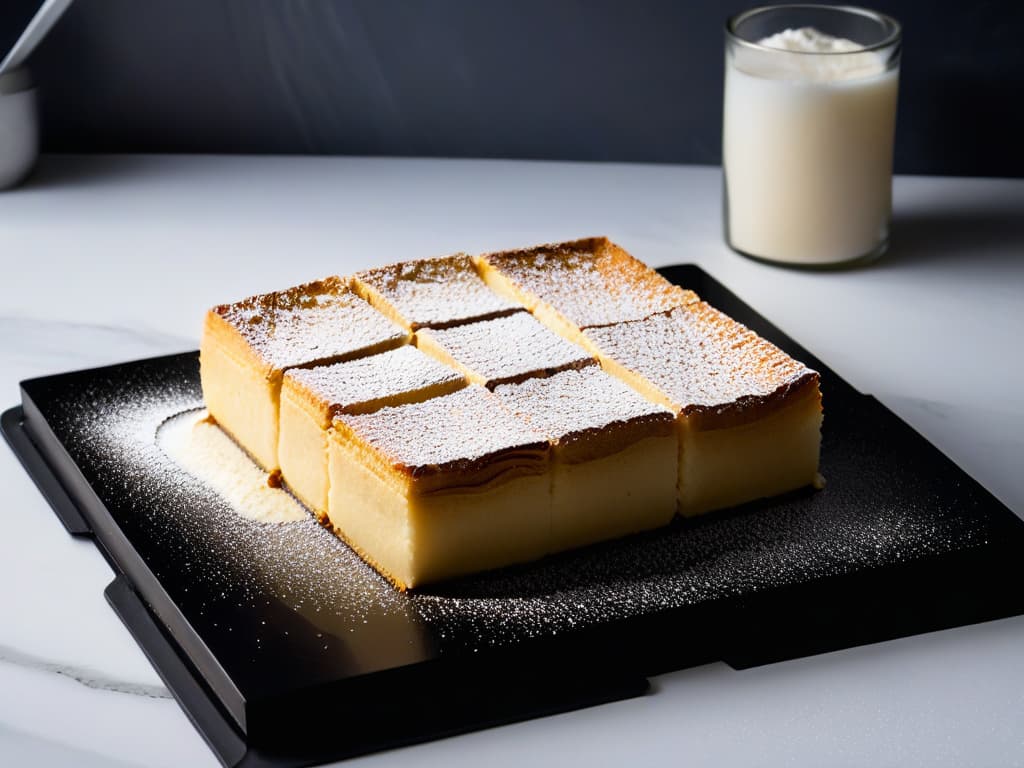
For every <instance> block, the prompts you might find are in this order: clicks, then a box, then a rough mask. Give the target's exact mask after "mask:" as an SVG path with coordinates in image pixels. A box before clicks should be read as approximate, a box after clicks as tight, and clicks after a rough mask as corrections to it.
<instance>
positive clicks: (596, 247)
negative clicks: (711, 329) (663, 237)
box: [477, 237, 698, 347]
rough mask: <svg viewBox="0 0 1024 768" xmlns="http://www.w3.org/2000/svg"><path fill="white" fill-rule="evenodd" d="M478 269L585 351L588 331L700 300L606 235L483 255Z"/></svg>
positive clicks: (498, 289)
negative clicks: (587, 329)
mask: <svg viewBox="0 0 1024 768" xmlns="http://www.w3.org/2000/svg"><path fill="white" fill-rule="evenodd" d="M477 267H478V268H479V270H480V274H481V276H482V277H483V278H484V280H485V281H486V282H487V284H488V285H489V286H491V288H493V289H494V290H495V291H496V292H498V293H500V294H501V295H503V296H505V297H507V298H509V299H510V300H512V301H516V302H519V303H521V304H523V305H525V306H526V308H527V309H528V310H530V311H531V312H532V313H533V314H534V315H535V316H536V317H537V319H538V320H540V321H541V322H543V323H544V324H545V325H547V326H548V327H550V328H552V329H553V330H555V331H556V332H557V333H559V334H560V335H561V336H564V337H565V338H567V339H569V340H570V341H574V342H576V343H577V344H582V345H583V346H584V347H586V346H587V340H586V338H585V337H584V336H583V334H582V331H583V329H585V328H591V327H595V326H602V325H612V324H613V323H622V322H628V321H630V320H642V319H643V318H645V317H649V316H650V315H653V314H657V313H659V312H667V311H668V310H671V309H674V308H676V307H680V306H684V305H686V304H692V303H693V302H695V301H697V300H698V297H697V294H695V293H694V292H693V291H689V290H686V289H684V288H680V287H679V286H678V285H674V284H673V283H670V282H669V281H668V280H666V279H665V278H663V277H662V276H661V275H659V274H658V273H657V272H655V271H654V270H653V269H651V268H650V267H648V266H647V265H646V264H644V263H643V262H642V261H639V260H637V259H635V258H633V256H631V255H630V254H629V253H627V252H626V251H625V250H623V249H622V248H620V247H619V246H617V245H616V244H615V243H613V242H611V241H610V240H608V238H606V237H591V238H586V239H583V240H574V241H571V242H566V243H554V244H550V245H540V246H537V247H535V248H527V249H523V250H517V251H503V252H501V253H489V254H484V255H482V256H479V257H478V258H477Z"/></svg>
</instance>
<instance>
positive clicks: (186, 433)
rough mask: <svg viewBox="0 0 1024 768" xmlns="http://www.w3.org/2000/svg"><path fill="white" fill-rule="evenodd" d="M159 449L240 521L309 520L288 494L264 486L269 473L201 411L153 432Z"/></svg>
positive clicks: (177, 417)
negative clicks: (220, 498) (213, 492)
mask: <svg viewBox="0 0 1024 768" xmlns="http://www.w3.org/2000/svg"><path fill="white" fill-rule="evenodd" d="M157 443H158V444H159V445H160V447H161V448H163V449H164V450H165V451H166V452H167V455H168V456H170V457H171V458H172V459H174V460H175V461H176V462H177V463H178V464H180V465H181V467H182V468H183V469H184V470H185V471H186V472H188V473H189V474H190V475H192V476H193V477H196V478H198V479H199V480H202V481H203V482H204V483H205V484H207V485H209V486H210V487H211V488H213V489H214V490H216V491H217V492H218V493H219V494H220V495H221V496H223V497H224V499H225V500H226V501H227V502H228V504H229V506H230V507H231V509H232V510H234V511H235V512H237V513H238V514H240V515H242V517H245V518H247V519H249V520H253V521H255V522H258V523H294V522H297V521H299V520H305V519H307V518H308V517H309V512H307V511H306V508H305V507H303V506H302V504H300V503H299V502H298V501H296V500H295V498H294V497H292V496H291V495H290V494H289V493H288V492H287V491H285V490H284V489H283V488H272V487H271V486H270V485H268V484H267V473H266V472H264V471H263V470H262V469H260V468H259V467H257V466H256V465H255V464H254V463H253V461H252V459H250V458H249V457H248V456H247V455H246V453H245V451H243V450H242V449H241V448H239V447H238V446H237V445H236V444H235V442H234V441H233V440H232V439H231V438H230V437H228V436H227V435H226V434H224V432H223V431H222V430H221V429H220V427H218V426H217V425H216V424H213V423H212V422H210V420H209V419H208V418H207V413H206V411H205V410H200V411H186V412H185V413H182V414H180V415H178V416H174V417H172V418H170V419H168V420H167V421H165V422H164V423H163V424H161V425H160V428H159V429H158V430H157Z"/></svg>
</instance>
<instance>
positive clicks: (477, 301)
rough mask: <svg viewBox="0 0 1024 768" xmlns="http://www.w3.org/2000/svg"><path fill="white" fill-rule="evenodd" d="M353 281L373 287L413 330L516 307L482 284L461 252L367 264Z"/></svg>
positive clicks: (510, 309) (458, 321)
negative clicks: (376, 266) (384, 264)
mask: <svg viewBox="0 0 1024 768" xmlns="http://www.w3.org/2000/svg"><path fill="white" fill-rule="evenodd" d="M355 280H356V281H357V282H358V283H363V284H364V285H366V286H368V287H369V288H372V289H373V290H374V291H376V292H377V293H378V294H379V295H380V297H381V298H383V300H384V301H385V302H387V303H388V304H390V305H391V307H392V308H393V309H394V310H395V313H396V314H397V315H398V316H399V317H401V318H402V319H403V321H404V322H405V324H406V325H407V326H409V327H410V328H411V329H413V330H416V329H417V328H440V327H445V326H448V325H456V324H461V323H466V322H471V321H474V320H481V319H484V318H488V317H497V316H499V315H504V314H509V313H512V312H518V311H520V310H522V307H520V306H519V305H518V304H513V303H512V302H509V301H506V300H505V299H503V298H502V297H501V296H499V295H498V294H496V293H494V291H492V290H491V289H490V288H488V287H487V285H486V283H484V281H483V280H482V279H481V278H480V276H479V275H478V274H477V272H476V269H475V267H474V266H473V262H472V260H471V259H470V257H469V256H468V255H466V254H464V253H458V254H455V255H452V256H442V257H438V258H434V259H421V260H418V261H405V262H401V263H399V264H392V265H390V266H386V267H378V268H376V269H369V270H367V271H365V272H359V273H358V274H356V275H355Z"/></svg>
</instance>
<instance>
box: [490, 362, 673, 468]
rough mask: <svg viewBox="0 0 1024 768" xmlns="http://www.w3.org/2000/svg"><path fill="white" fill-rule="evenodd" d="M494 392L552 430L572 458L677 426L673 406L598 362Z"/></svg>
mask: <svg viewBox="0 0 1024 768" xmlns="http://www.w3.org/2000/svg"><path fill="white" fill-rule="evenodd" d="M494 392H495V394H496V395H498V397H500V398H501V399H502V402H504V403H505V405H506V406H507V407H508V408H509V410H511V411H512V412H513V413H515V414H516V415H517V416H519V417H520V418H521V419H523V420H524V421H526V422H527V423H528V424H530V426H532V427H534V428H535V429H537V430H538V431H539V432H541V433H543V434H544V435H546V436H547V438H548V439H549V440H550V441H551V442H552V444H553V445H554V447H555V452H556V454H557V456H558V457H559V458H560V459H561V460H562V461H566V462H570V463H576V462H581V461H590V460H592V459H596V458H601V457H603V456H609V455H611V454H614V453H618V452H619V451H622V450H625V449H626V448H628V447H629V446H631V445H633V444H634V443H636V442H638V441H640V440H642V439H644V438H647V437H665V436H668V435H671V434H672V433H673V430H674V424H675V415H674V414H673V413H672V411H670V410H668V409H667V408H664V407H662V406H660V405H656V404H654V403H652V402H650V401H648V400H646V399H644V398H643V397H641V396H640V395H639V394H637V393H636V392H635V391H633V390H632V389H631V388H629V387H628V386H626V385H625V384H623V383H622V382H621V381H619V380H618V379H615V378H613V377H612V376H609V375H608V374H607V373H605V372H604V371H602V370H600V369H599V368H596V367H595V368H585V369H583V370H579V371H565V372H563V373H558V374H556V375H554V376H552V377H550V378H546V379H531V380H529V381H526V382H523V383H522V384H513V385H507V386H501V387H497V388H496V389H495V391H494Z"/></svg>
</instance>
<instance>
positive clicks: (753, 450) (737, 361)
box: [585, 302, 821, 515]
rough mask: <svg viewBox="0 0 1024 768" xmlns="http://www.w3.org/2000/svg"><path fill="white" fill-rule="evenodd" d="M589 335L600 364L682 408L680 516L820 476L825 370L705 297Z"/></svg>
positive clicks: (652, 396) (656, 397)
mask: <svg viewBox="0 0 1024 768" xmlns="http://www.w3.org/2000/svg"><path fill="white" fill-rule="evenodd" d="M585 333H586V335H587V337H588V338H589V339H590V341H591V344H592V346H593V348H594V349H596V350H597V355H598V359H599V360H600V361H601V366H602V368H604V369H605V370H606V371H608V372H609V373H611V374H613V375H615V376H618V377H620V378H621V379H622V380H623V381H625V382H626V383H628V384H629V385H630V386H632V387H633V388H635V389H636V390H637V391H638V392H640V393H641V394H643V395H644V396H645V397H647V398H649V399H650V400H652V401H654V402H657V403H660V404H662V405H665V406H666V407H668V408H671V409H672V410H673V411H675V412H676V413H677V414H678V425H679V433H680V458H679V509H680V512H681V513H682V514H684V515H694V514H699V513H702V512H708V511H711V510H714V509H721V508H723V507H727V506H734V505H736V504H741V503H744V502H747V501H752V500H754V499H758V498H762V497H764V496H772V495H776V494H778V493H783V492H785V491H791V490H794V489H796V488H800V487H802V486H805V485H808V484H810V483H813V482H814V481H815V479H816V477H817V472H818V454H819V446H820V440H821V396H820V391H819V389H818V375H817V373H815V372H814V371H812V370H810V369H809V368H807V367H806V366H804V365H803V364H802V363H799V362H798V361H796V360H793V358H791V357H789V356H788V355H786V354H785V353H784V352H783V351H782V350H780V349H778V347H776V346H775V345H773V344H771V343H769V342H768V341H766V340H764V339H762V338H761V337H760V336H758V335H757V334H755V333H754V332H753V331H750V330H749V329H748V328H746V327H745V326H743V325H741V324H740V323H737V322H736V321H735V320H733V319H732V318H730V317H728V316H727V315H725V314H723V313H721V312H719V311H718V310H716V309H714V308H713V307H711V306H709V305H707V304H706V303H704V302H698V303H695V304H691V305H688V306H686V307H681V308H677V309H675V310H672V311H671V312H668V313H663V314H660V315H653V316H651V317H649V318H646V319H645V320H640V321H634V322H629V323H619V324H617V325H613V326H607V327H602V328H592V329H588V330H587V331H586V332H585Z"/></svg>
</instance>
